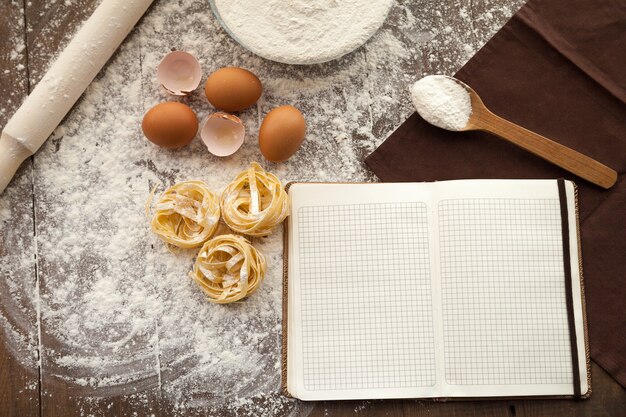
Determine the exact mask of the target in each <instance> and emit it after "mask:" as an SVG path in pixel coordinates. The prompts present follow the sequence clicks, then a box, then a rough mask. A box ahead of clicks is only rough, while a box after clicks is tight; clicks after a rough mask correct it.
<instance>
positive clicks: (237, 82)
mask: <svg viewBox="0 0 626 417" xmlns="http://www.w3.org/2000/svg"><path fill="white" fill-rule="evenodd" d="M204 92H205V94H206V98H207V99H209V102H210V103H211V104H212V105H214V106H215V107H217V108H218V109H221V110H225V111H229V112H236V111H241V110H243V109H245V108H246V107H250V106H252V105H253V104H254V103H256V102H257V100H258V99H259V97H261V93H263V86H262V85H261V81H260V80H259V78H258V77H257V76H256V75H254V74H253V73H251V72H250V71H248V70H245V69H243V68H235V67H226V68H222V69H219V70H217V71H215V72H214V73H213V74H211V75H210V76H209V78H208V79H207V80H206V84H205V85H204Z"/></svg>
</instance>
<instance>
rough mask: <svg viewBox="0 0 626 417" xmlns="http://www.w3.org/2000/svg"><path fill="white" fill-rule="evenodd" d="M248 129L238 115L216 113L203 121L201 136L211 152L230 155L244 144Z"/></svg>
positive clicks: (217, 154)
mask: <svg viewBox="0 0 626 417" xmlns="http://www.w3.org/2000/svg"><path fill="white" fill-rule="evenodd" d="M245 135H246V129H245V128H244V127H243V123H242V122H241V120H240V119H239V118H238V117H237V116H233V115H232V114H228V113H214V114H211V115H209V116H208V117H207V118H206V119H205V120H204V122H203V125H202V129H201V130H200V137H201V138H202V141H203V142H204V144H205V145H206V147H207V149H208V150H209V152H211V153H212V154H213V155H215V156H229V155H232V154H234V153H235V152H237V150H238V149H239V148H240V147H241V145H242V144H243V139H244V137H245Z"/></svg>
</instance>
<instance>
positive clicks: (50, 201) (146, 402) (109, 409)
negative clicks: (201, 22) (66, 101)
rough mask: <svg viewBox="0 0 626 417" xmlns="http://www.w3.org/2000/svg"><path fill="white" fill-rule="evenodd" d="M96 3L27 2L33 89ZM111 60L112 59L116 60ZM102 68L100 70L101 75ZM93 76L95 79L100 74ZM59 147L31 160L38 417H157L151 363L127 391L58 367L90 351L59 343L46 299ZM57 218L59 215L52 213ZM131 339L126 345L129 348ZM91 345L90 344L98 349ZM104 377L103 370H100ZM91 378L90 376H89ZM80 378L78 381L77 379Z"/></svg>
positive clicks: (89, 268)
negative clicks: (143, 379) (49, 187)
mask: <svg viewBox="0 0 626 417" xmlns="http://www.w3.org/2000/svg"><path fill="white" fill-rule="evenodd" d="M99 3H100V0H75V1H71V2H49V1H43V0H32V1H29V2H28V4H27V7H26V22H27V26H28V41H27V44H28V53H29V55H28V57H29V64H30V66H29V69H30V76H31V78H30V80H31V84H32V85H33V86H34V85H35V84H36V82H37V81H38V80H39V79H41V77H42V76H43V75H44V74H45V72H46V70H47V68H48V66H49V65H50V64H51V63H52V60H53V59H54V58H55V57H56V56H57V55H58V53H60V52H61V50H62V49H63V47H64V46H65V45H66V44H67V43H68V42H69V41H70V39H71V37H72V35H73V34H74V33H75V32H76V30H77V29H78V28H79V27H80V24H81V23H82V22H83V21H84V20H85V19H86V18H88V17H89V16H90V15H91V13H92V12H93V10H94V9H95V8H96V7H97V5H98V4H99ZM130 55H131V56H130V59H131V60H132V59H135V58H136V61H134V63H133V65H135V67H136V68H135V72H139V68H140V62H139V58H138V57H139V54H138V53H136V54H135V56H134V57H133V55H132V53H131V54H130ZM116 56H117V54H116V55H114V57H113V58H112V59H113V60H115V59H116ZM106 68H107V67H105V69H104V70H103V72H104V71H106ZM103 72H101V73H100V75H99V76H98V77H97V79H98V78H100V77H101V75H102V73H103ZM84 99H85V98H84V97H83V98H81V99H80V100H79V101H78V103H77V105H76V106H75V107H74V110H75V109H76V108H80V106H81V103H82V102H83V101H84ZM68 121H70V122H71V121H73V116H72V112H70V114H68V116H67V117H66V118H65V120H64V122H63V124H65V123H67V122H68ZM61 146H63V134H62V133H58V132H57V133H54V134H53V135H52V138H50V140H49V141H48V143H47V144H45V145H44V146H43V147H42V149H41V150H40V152H39V153H38V154H37V155H35V157H34V178H35V179H34V189H35V194H36V201H35V213H36V219H37V222H36V225H35V227H36V233H37V235H38V239H39V242H40V243H42V244H40V245H39V248H38V249H39V262H38V267H39V281H40V292H41V298H42V304H41V344H42V362H41V390H42V396H41V414H42V415H43V416H59V417H66V416H74V415H90V416H109V415H120V416H121V415H137V416H143V415H146V416H155V417H156V416H159V415H160V411H159V408H160V390H159V387H156V385H157V384H156V380H157V371H156V370H155V369H154V364H155V361H154V358H152V359H151V360H148V361H146V363H145V364H143V366H144V368H145V369H146V372H147V373H148V374H150V373H151V374H152V375H153V377H152V378H151V380H150V381H148V383H147V385H143V386H141V387H137V386H135V387H134V388H133V387H129V388H128V389H126V390H119V389H115V388H111V387H110V386H105V387H103V386H94V385H92V384H90V382H89V381H90V375H84V374H82V373H81V370H80V369H78V370H76V369H71V368H68V367H66V366H61V365H59V363H58V362H57V359H58V358H60V357H68V356H70V355H71V353H72V349H76V351H81V352H86V351H87V352H88V351H89V349H92V348H93V346H84V345H81V346H73V347H72V346H71V343H70V344H68V341H67V340H62V338H61V337H60V334H59V331H58V328H55V327H54V326H58V322H57V323H55V318H54V315H55V312H56V310H55V309H56V308H59V306H55V305H54V303H53V302H49V301H48V299H49V298H50V297H51V296H52V294H53V292H54V290H55V289H56V288H58V286H59V285H63V283H64V281H63V276H64V268H67V265H65V264H64V263H63V262H62V260H60V259H59V258H58V254H54V253H49V252H48V251H46V250H45V248H46V247H49V246H47V245H44V244H43V243H46V242H47V241H48V240H49V239H50V236H53V235H54V231H55V230H56V228H57V227H61V228H62V227H63V226H62V225H59V223H60V222H61V221H63V219H59V218H55V215H54V214H53V213H52V212H53V211H54V210H57V209H59V208H61V209H62V207H60V206H59V204H63V202H61V201H58V199H57V198H56V196H50V195H48V194H47V193H46V192H45V191H46V178H45V174H42V172H44V171H45V170H44V169H43V168H44V167H43V165H44V164H45V163H47V162H50V155H51V154H54V152H55V150H58V148H59V147H61ZM56 213H58V211H57V212H56ZM100 266H101V265H100V264H99V259H97V258H93V259H91V258H90V259H86V258H85V259H78V260H75V262H74V264H73V265H71V268H78V269H79V271H78V272H79V273H82V274H84V275H85V276H90V274H93V270H94V269H97V268H98V267H100ZM133 343H134V340H133V339H131V340H129V341H128V345H131V346H132V345H133ZM97 344H98V343H97V341H94V345H97ZM102 373H103V375H106V374H107V370H106V369H105V370H103V371H102ZM92 376H95V375H92ZM81 377H82V378H81Z"/></svg>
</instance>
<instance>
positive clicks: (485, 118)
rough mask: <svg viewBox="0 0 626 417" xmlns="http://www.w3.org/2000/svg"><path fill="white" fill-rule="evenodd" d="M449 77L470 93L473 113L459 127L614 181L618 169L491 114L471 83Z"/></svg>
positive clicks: (605, 184) (606, 184)
mask: <svg viewBox="0 0 626 417" xmlns="http://www.w3.org/2000/svg"><path fill="white" fill-rule="evenodd" d="M448 78H450V79H451V80H454V81H455V82H457V83H458V84H459V85H461V86H463V87H464V88H465V89H466V90H467V91H468V93H469V95H470V100H471V104H472V113H471V115H470V118H469V121H468V122H467V124H466V125H465V127H464V128H462V129H459V130H460V131H465V130H482V131H485V132H489V133H493V134H494V135H496V136H498V137H500V138H502V139H504V140H507V141H509V142H511V143H513V144H514V145H517V146H519V147H520V148H523V149H526V150H527V151H530V152H531V153H533V154H535V155H537V156H538V157H540V158H543V159H545V160H546V161H548V162H552V163H553V164H555V165H558V166H560V167H561V168H563V169H565V170H567V171H569V172H571V173H572V174H576V175H578V176H579V177H581V178H584V179H586V180H587V181H589V182H592V183H594V184H596V185H599V186H600V187H602V188H610V187H612V186H613V185H614V184H615V182H616V181H617V172H615V171H614V170H612V169H611V168H609V167H607V166H606V165H603V164H601V163H600V162H598V161H596V160H595V159H592V158H590V157H588V156H586V155H583V154H581V153H580V152H576V151H575V150H573V149H570V148H568V147H567V146H563V145H561V144H559V143H556V142H554V141H552V140H550V139H548V138H546V137H543V136H541V135H539V134H537V133H535V132H531V131H530V130H528V129H524V128H523V127H521V126H518V125H516V124H515V123H512V122H509V121H508V120H505V119H503V118H502V117H500V116H497V115H495V114H493V113H492V112H490V111H489V109H487V107H486V106H485V104H484V103H483V101H482V100H481V99H480V96H479V95H478V94H477V93H476V92H475V91H474V90H473V89H472V88H471V87H469V86H468V85H467V84H465V83H464V82H462V81H460V80H457V79H456V78H454V77H448Z"/></svg>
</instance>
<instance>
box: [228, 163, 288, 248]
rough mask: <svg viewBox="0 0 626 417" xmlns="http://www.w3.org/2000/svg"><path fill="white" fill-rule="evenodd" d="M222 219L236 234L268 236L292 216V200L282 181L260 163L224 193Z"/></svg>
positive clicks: (252, 164) (235, 181)
mask: <svg viewBox="0 0 626 417" xmlns="http://www.w3.org/2000/svg"><path fill="white" fill-rule="evenodd" d="M220 206H221V209H222V218H223V219H224V221H225V222H226V224H227V225H228V226H229V227H230V228H231V229H232V230H234V231H235V232H238V233H241V234H244V235H248V236H267V235H269V234H270V233H271V232H272V229H273V228H274V227H276V226H277V225H278V224H280V223H281V222H282V221H283V220H284V219H285V217H287V215H288V214H289V198H288V196H287V193H286V192H285V190H284V189H283V186H282V184H281V183H280V180H279V179H278V178H277V177H276V176H275V175H273V174H270V173H269V172H266V171H265V170H263V168H261V166H260V165H259V164H257V163H256V162H252V163H251V164H250V168H248V169H247V170H246V171H243V172H241V173H240V174H239V175H237V178H235V179H234V180H233V181H232V182H231V183H230V184H228V186H227V187H226V189H225V190H224V192H223V193H222V199H221V202H220Z"/></svg>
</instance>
